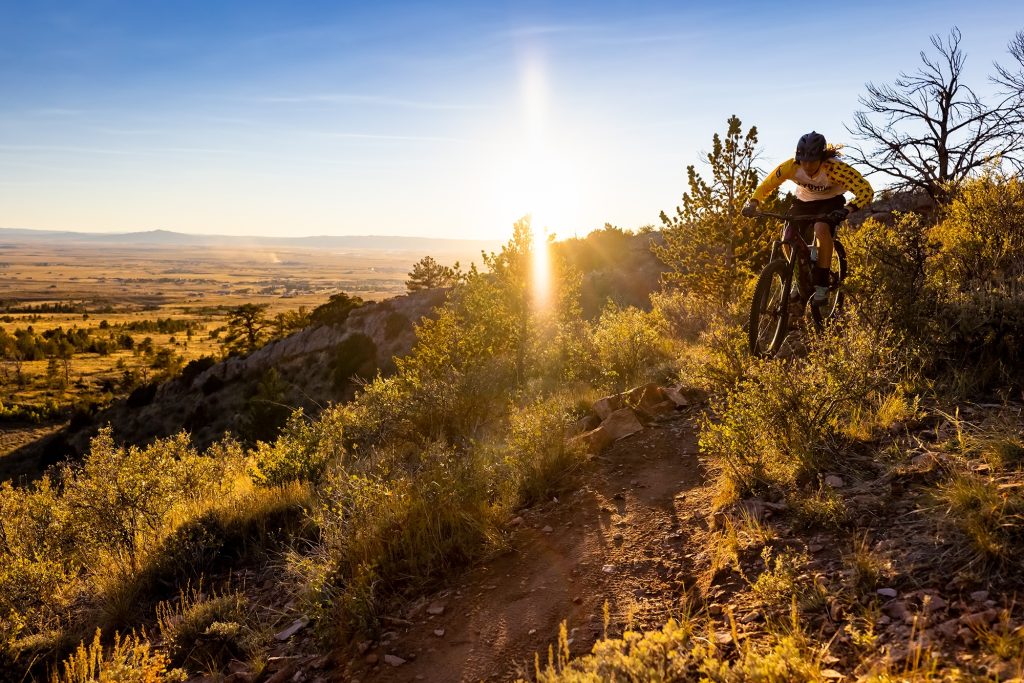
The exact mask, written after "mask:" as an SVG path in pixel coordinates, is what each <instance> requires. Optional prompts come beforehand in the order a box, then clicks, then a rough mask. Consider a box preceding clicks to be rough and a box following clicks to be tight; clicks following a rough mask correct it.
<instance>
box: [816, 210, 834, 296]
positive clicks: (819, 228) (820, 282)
mask: <svg viewBox="0 0 1024 683" xmlns="http://www.w3.org/2000/svg"><path fill="white" fill-rule="evenodd" d="M814 243H815V245H817V247H818V262H817V263H816V264H815V267H814V300H815V302H817V303H824V302H825V301H826V300H827V299H828V273H829V267H830V266H831V265H832V227H831V226H830V225H829V224H828V223H824V222H817V223H815V224H814Z"/></svg>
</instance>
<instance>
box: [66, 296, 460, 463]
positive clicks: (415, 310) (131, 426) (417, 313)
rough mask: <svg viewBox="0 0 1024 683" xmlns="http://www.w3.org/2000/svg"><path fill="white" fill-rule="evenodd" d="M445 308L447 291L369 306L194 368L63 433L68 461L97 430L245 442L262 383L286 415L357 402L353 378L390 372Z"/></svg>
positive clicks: (132, 439)
mask: <svg viewBox="0 0 1024 683" xmlns="http://www.w3.org/2000/svg"><path fill="white" fill-rule="evenodd" d="M444 300H445V290H440V289H435V290H425V291H421V292H416V293H414V294H408V295H405V296H399V297H395V298H393V299H388V300H385V301H382V302H380V303H369V304H366V305H365V306H362V307H360V308H357V309H355V310H353V311H352V312H351V313H350V314H349V316H348V318H347V319H346V320H345V322H344V323H343V324H341V325H320V326H316V327H308V328H306V329H303V330H300V331H299V332H296V333H295V334H292V335H291V336H289V337H286V338H284V339H280V340H278V341H274V342H271V343H269V344H267V345H266V346H264V347H262V348H260V349H258V350H257V351H255V352H254V353H252V354H250V355H249V356H245V357H237V358H229V359H227V360H225V361H222V362H219V363H216V364H213V365H211V366H210V367H207V368H205V369H199V370H198V371H197V369H196V368H195V366H194V367H193V369H192V371H189V370H188V369H186V372H184V373H182V375H181V376H179V377H177V378H175V379H173V380H169V381H167V382H164V383H163V384H160V385H158V386H155V387H145V388H143V389H140V390H138V391H136V392H135V393H134V394H132V396H130V397H129V398H128V399H126V400H123V401H119V402H118V403H116V404H115V405H113V406H111V407H110V408H109V409H107V410H105V411H103V412H102V413H100V414H98V415H97V416H96V417H95V419H94V420H93V424H92V425H89V426H86V427H83V428H80V429H78V430H74V431H69V432H68V433H66V434H65V435H64V439H63V441H64V443H65V444H66V447H67V449H68V451H69V452H70V453H69V454H71V455H74V454H76V452H77V453H79V454H80V453H83V452H85V449H86V448H87V447H88V442H89V439H90V438H91V436H92V435H93V434H94V433H95V430H96V427H97V426H98V425H106V424H110V425H111V426H112V427H113V429H114V436H115V438H116V439H117V440H118V441H123V442H126V443H133V444H141V443H146V442H149V441H151V440H153V439H155V438H160V437H165V436H169V435H171V434H174V433H176V432H178V431H180V430H182V429H185V430H187V431H189V432H190V433H191V435H192V440H193V442H194V443H195V444H196V445H197V446H198V447H200V448H202V447H205V446H208V445H209V444H211V443H213V442H214V441H216V440H218V439H220V438H221V437H222V436H223V435H224V433H225V432H229V431H230V432H233V433H234V434H243V435H244V434H245V433H246V431H247V429H249V428H251V426H252V425H251V424H248V423H249V422H251V421H252V418H253V416H252V412H251V411H250V410H249V406H250V403H251V402H252V401H253V399H254V397H256V396H257V394H258V393H259V392H260V390H261V383H262V384H264V385H266V384H268V383H269V384H272V385H273V386H272V387H270V390H272V391H274V392H277V394H276V395H275V396H273V397H272V398H273V402H274V403H276V404H279V405H280V406H281V407H282V409H284V410H287V409H288V408H298V407H301V408H303V409H305V410H306V411H307V413H309V414H316V413H318V412H319V411H320V410H322V409H323V408H324V407H325V406H327V405H328V404H329V403H332V402H335V403H336V402H342V401H346V400H350V399H351V398H352V396H353V395H354V393H355V389H356V385H355V384H354V383H353V382H352V381H350V377H351V376H352V375H358V376H361V377H372V376H373V375H374V374H376V372H377V371H378V370H379V371H380V372H382V373H384V374H389V373H390V372H393V371H394V368H395V366H394V358H395V357H400V356H403V355H406V354H408V353H409V352H410V351H411V350H412V347H413V345H414V344H415V341H416V338H415V333H414V329H413V325H414V324H415V323H417V322H419V321H420V320H421V319H423V318H425V317H429V316H431V315H432V314H433V311H434V309H435V308H436V307H437V306H439V305H441V304H442V303H444ZM272 372H273V375H271V373H272ZM270 377H272V380H268V378H270ZM264 391H267V389H266V388H265V387H264Z"/></svg>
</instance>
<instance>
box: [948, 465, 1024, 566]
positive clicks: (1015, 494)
mask: <svg viewBox="0 0 1024 683" xmlns="http://www.w3.org/2000/svg"><path fill="white" fill-rule="evenodd" d="M934 497H935V500H936V502H937V504H938V505H937V509H938V511H939V513H940V515H941V517H940V521H941V522H942V523H943V524H944V525H945V526H947V527H949V528H951V529H953V530H954V531H955V532H956V534H957V536H958V537H959V539H960V543H959V544H958V546H959V551H960V552H958V557H959V559H960V560H961V561H963V562H966V563H974V562H979V561H980V562H982V563H985V564H990V565H1003V566H1007V565H1009V564H1010V563H1014V562H1019V559H1020V556H1021V553H1022V552H1024V493H1021V491H1020V489H1013V488H1010V489H1001V488H1000V486H999V483H998V482H997V481H995V480H993V479H991V478H987V477H982V476H979V475H977V474H974V473H955V474H954V475H953V476H952V477H951V478H950V479H949V480H948V481H946V482H944V483H943V484H940V485H939V486H938V487H937V488H936V489H935V492H934Z"/></svg>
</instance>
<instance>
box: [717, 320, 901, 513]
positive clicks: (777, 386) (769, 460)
mask: <svg viewBox="0 0 1024 683" xmlns="http://www.w3.org/2000/svg"><path fill="white" fill-rule="evenodd" d="M900 366H901V359H900V356H899V354H898V353H897V351H896V350H895V349H894V347H893V342H892V339H891V337H888V336H885V335H877V334H875V333H873V332H871V331H870V330H867V329H865V328H863V327H860V326H857V325H856V324H851V325H849V326H845V327H840V326H833V327H831V328H830V329H829V330H828V332H827V333H826V334H824V335H822V337H820V338H819V339H817V340H815V341H814V342H813V343H812V344H811V348H810V351H809V353H808V355H807V356H806V357H804V358H797V359H793V360H791V361H789V362H785V361H782V360H778V359H774V360H755V361H752V362H751V364H750V366H749V368H748V370H747V372H746V374H745V376H744V377H743V378H742V379H741V380H740V381H739V382H738V383H737V385H736V386H735V388H733V389H732V390H730V391H729V392H728V393H727V394H726V396H725V398H723V399H718V400H716V401H715V402H714V403H713V409H714V412H715V416H714V417H713V418H709V419H707V420H705V423H704V425H703V429H702V432H701V436H700V446H701V450H702V451H704V452H705V453H706V454H708V455H709V456H711V457H712V458H713V460H714V462H715V463H716V465H717V467H718V468H719V470H720V472H721V474H722V475H723V476H725V477H726V478H728V479H729V480H731V482H732V485H733V486H734V487H735V489H736V490H737V491H738V492H739V494H740V495H743V496H745V495H749V494H752V493H766V492H768V491H769V490H775V491H776V492H778V491H782V492H785V491H787V490H789V489H791V488H792V487H794V486H796V485H798V484H800V483H807V482H809V481H811V480H812V479H813V478H814V477H813V475H815V474H816V473H817V472H820V471H822V470H823V469H825V468H827V467H828V466H830V465H832V464H834V462H835V455H836V453H837V446H838V445H839V443H841V432H842V431H843V428H844V426H845V425H847V424H849V423H850V421H851V420H853V419H854V418H855V416H856V415H857V414H858V413H859V410H861V409H862V408H863V407H864V406H865V405H870V404H871V402H873V401H878V400H881V399H882V398H883V397H884V396H885V395H887V394H888V393H889V391H890V390H891V387H892V384H893V382H894V380H895V379H896V377H897V370H898V369H899V368H900Z"/></svg>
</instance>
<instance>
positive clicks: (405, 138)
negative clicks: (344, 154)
mask: <svg viewBox="0 0 1024 683" xmlns="http://www.w3.org/2000/svg"><path fill="white" fill-rule="evenodd" d="M315 134H316V135H322V136H324V137H330V138H343V139H347V140H396V141H400V142H458V143H472V142H474V141H473V140H470V139H468V138H452V137H445V136H441V135H390V134H377V133H335V132H320V133H315Z"/></svg>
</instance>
